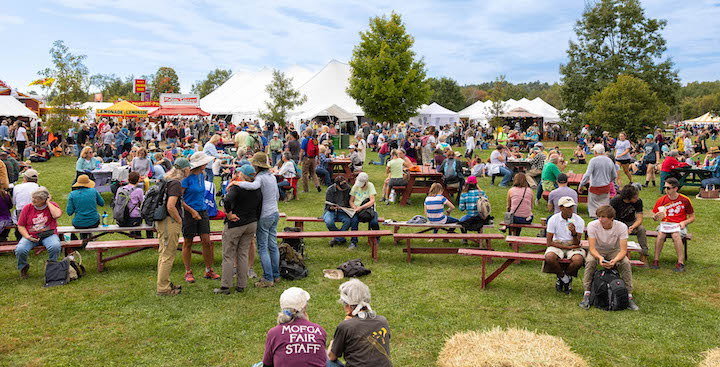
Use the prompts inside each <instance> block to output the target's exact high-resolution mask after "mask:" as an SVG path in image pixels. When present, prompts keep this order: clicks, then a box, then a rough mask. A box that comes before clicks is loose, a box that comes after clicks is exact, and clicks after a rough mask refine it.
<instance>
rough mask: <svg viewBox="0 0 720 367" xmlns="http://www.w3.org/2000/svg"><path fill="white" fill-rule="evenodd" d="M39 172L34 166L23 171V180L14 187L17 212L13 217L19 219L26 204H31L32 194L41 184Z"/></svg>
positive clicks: (14, 201)
mask: <svg viewBox="0 0 720 367" xmlns="http://www.w3.org/2000/svg"><path fill="white" fill-rule="evenodd" d="M37 181H38V172H37V171H36V170H34V169H32V168H30V169H28V170H26V171H25V172H23V182H22V183H21V184H18V185H15V187H14V188H13V203H15V213H14V215H13V218H15V219H16V220H17V218H18V217H19V216H20V212H21V211H22V210H23V208H24V207H25V205H28V204H30V202H31V201H32V198H31V196H30V194H31V193H32V192H33V191H35V189H37V188H38V187H40V185H38V184H37Z"/></svg>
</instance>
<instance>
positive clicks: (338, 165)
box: [328, 158, 355, 185]
mask: <svg viewBox="0 0 720 367" xmlns="http://www.w3.org/2000/svg"><path fill="white" fill-rule="evenodd" d="M328 170H329V171H330V175H331V176H332V179H333V180H335V177H337V176H345V178H346V179H347V181H348V183H350V184H351V185H352V184H353V183H354V182H355V173H353V169H352V161H351V160H350V158H332V159H330V161H329V162H328Z"/></svg>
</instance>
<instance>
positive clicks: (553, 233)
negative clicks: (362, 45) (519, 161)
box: [543, 196, 585, 294]
mask: <svg viewBox="0 0 720 367" xmlns="http://www.w3.org/2000/svg"><path fill="white" fill-rule="evenodd" d="M558 205H559V206H560V213H558V214H555V215H553V216H552V217H550V219H549V220H548V221H547V237H546V238H547V250H545V262H544V263H543V272H545V273H553V274H555V275H557V281H555V290H556V291H558V292H565V294H570V292H571V291H572V277H574V276H577V271H578V269H580V267H581V266H582V265H583V263H584V262H585V250H583V249H582V248H580V235H581V234H582V233H583V232H584V231H585V221H584V220H583V219H582V218H581V217H580V216H579V215H577V214H575V213H574V211H575V205H576V204H575V201H574V200H573V199H572V198H571V197H569V196H564V197H562V198H560V200H559V201H558ZM561 259H570V264H567V265H566V264H561V263H560V261H558V260H561Z"/></svg>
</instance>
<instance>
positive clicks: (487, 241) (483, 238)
mask: <svg viewBox="0 0 720 367" xmlns="http://www.w3.org/2000/svg"><path fill="white" fill-rule="evenodd" d="M393 238H394V239H395V240H397V241H403V240H404V241H406V243H407V247H406V248H404V249H403V252H406V253H407V261H408V262H410V261H412V254H413V253H416V254H456V253H457V252H458V250H459V249H460V248H458V247H415V248H413V247H412V240H415V239H424V240H430V239H441V240H467V241H474V242H478V243H483V244H484V245H485V248H486V249H488V250H490V249H492V244H491V241H492V240H502V239H504V238H505V236H503V235H502V234H500V233H396V234H394V235H393Z"/></svg>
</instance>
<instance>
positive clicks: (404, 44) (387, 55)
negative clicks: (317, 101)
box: [347, 12, 431, 122]
mask: <svg viewBox="0 0 720 367" xmlns="http://www.w3.org/2000/svg"><path fill="white" fill-rule="evenodd" d="M414 43H415V39H414V38H413V37H412V36H410V35H409V34H407V33H406V31H405V25H403V23H402V20H401V19H400V15H399V14H397V13H395V12H393V13H392V14H391V15H390V18H389V19H388V18H387V17H386V16H382V17H375V18H371V19H370V29H369V30H368V31H365V32H361V33H360V43H359V44H358V45H356V46H355V48H354V49H353V56H352V59H351V60H350V66H351V67H352V74H351V76H350V86H349V87H348V89H347V92H348V94H349V95H350V96H351V97H352V98H354V99H355V101H356V102H357V104H358V105H359V106H360V107H362V109H363V111H365V115H366V116H368V117H370V118H372V119H373V120H376V121H389V122H400V121H406V120H407V119H408V118H410V117H411V116H415V114H416V113H417V110H418V108H419V107H420V105H422V104H423V103H425V102H427V101H428V98H429V97H430V93H431V91H430V86H429V85H428V83H427V81H426V80H425V75H426V72H425V62H424V61H423V60H422V59H419V60H416V59H415V52H414V51H412V50H411V47H412V46H413V44H414Z"/></svg>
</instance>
